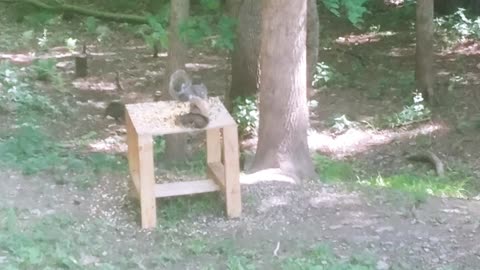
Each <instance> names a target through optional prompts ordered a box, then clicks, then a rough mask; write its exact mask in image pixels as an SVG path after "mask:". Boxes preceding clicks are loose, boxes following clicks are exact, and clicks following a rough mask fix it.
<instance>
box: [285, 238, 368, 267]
mask: <svg viewBox="0 0 480 270" xmlns="http://www.w3.org/2000/svg"><path fill="white" fill-rule="evenodd" d="M280 269H282V270H311V269H315V270H317V269H318V270H373V269H376V267H375V260H374V259H373V258H372V257H370V256H369V255H360V256H353V257H351V258H350V259H349V260H341V259H339V258H338V257H337V256H336V255H335V254H334V253H333V251H332V250H331V249H330V248H329V247H328V246H326V245H323V244H320V245H317V246H316V247H314V248H312V249H311V250H307V251H305V252H304V254H302V255H299V256H293V257H289V258H286V259H285V260H283V262H282V263H281V266H280Z"/></svg>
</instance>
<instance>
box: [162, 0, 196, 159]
mask: <svg viewBox="0 0 480 270" xmlns="http://www.w3.org/2000/svg"><path fill="white" fill-rule="evenodd" d="M189 10H190V0H172V1H171V10H170V28H169V46H168V63H167V71H166V72H165V80H164V85H163V89H164V90H165V94H164V96H168V94H167V93H166V91H167V89H168V82H169V78H170V75H171V74H172V73H173V72H175V70H177V69H184V68H185V63H186V61H187V48H186V45H185V44H184V42H183V41H182V40H181V38H180V34H179V32H180V25H181V24H182V22H184V21H186V20H187V19H188V16H189ZM186 146H187V135H185V134H172V135H167V136H165V156H166V157H167V159H168V160H172V161H180V160H185V159H186V157H187V148H186Z"/></svg>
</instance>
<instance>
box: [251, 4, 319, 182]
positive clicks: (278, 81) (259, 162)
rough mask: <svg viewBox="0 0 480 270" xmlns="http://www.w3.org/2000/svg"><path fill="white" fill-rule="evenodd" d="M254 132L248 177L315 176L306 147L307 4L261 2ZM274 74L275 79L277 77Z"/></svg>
mask: <svg viewBox="0 0 480 270" xmlns="http://www.w3.org/2000/svg"><path fill="white" fill-rule="evenodd" d="M262 18H263V20H262V28H261V29H262V32H261V33H262V35H261V46H260V61H259V63H260V65H259V70H260V72H259V74H260V75H259V76H260V82H261V83H260V127H259V141H258V150H257V153H256V155H255V160H254V164H253V168H252V170H253V171H259V170H262V169H270V168H275V169H280V171H281V173H282V174H285V175H287V176H289V177H292V178H294V179H296V180H301V179H304V178H308V177H313V176H314V175H315V170H314V166H313V162H312V160H311V157H310V154H309V149H308V143H307V128H308V122H309V121H308V107H307V97H306V91H307V83H306V79H307V76H306V74H307V65H306V56H307V53H306V50H307V46H306V28H307V1H306V0H302V1H290V0H264V1H262ZM279 74H280V76H279Z"/></svg>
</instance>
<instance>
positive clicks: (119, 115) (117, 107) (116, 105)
mask: <svg viewBox="0 0 480 270" xmlns="http://www.w3.org/2000/svg"><path fill="white" fill-rule="evenodd" d="M107 116H111V117H113V118H115V120H116V121H118V120H119V119H121V120H125V104H123V103H122V102H120V101H112V102H110V103H109V104H108V106H107V108H106V109H105V113H104V115H103V117H104V118H105V117H107Z"/></svg>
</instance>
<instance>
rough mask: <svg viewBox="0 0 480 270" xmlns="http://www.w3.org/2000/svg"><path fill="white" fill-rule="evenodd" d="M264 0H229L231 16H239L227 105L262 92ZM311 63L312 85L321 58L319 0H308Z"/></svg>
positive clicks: (309, 80) (308, 52)
mask: <svg viewBox="0 0 480 270" xmlns="http://www.w3.org/2000/svg"><path fill="white" fill-rule="evenodd" d="M261 6H262V1H260V0H227V8H228V13H229V15H230V16H232V17H234V18H236V19H237V28H236V32H235V34H236V39H235V44H234V47H235V49H234V51H233V52H232V55H231V58H230V59H231V66H232V79H231V87H230V90H229V91H227V93H226V103H227V107H228V108H229V109H231V106H230V105H231V101H233V100H235V98H237V97H246V96H251V95H255V94H256V93H257V91H258V88H259V85H258V55H259V53H260V32H261V22H262V14H261ZM307 14H308V26H307V32H308V33H307V54H308V56H307V63H308V71H307V72H308V73H307V74H308V76H309V79H308V81H307V82H308V84H309V85H311V80H312V79H313V72H314V71H315V69H314V67H315V64H316V63H317V58H318V46H319V44H318V43H319V19H318V10H317V2H316V1H315V0H308V12H307Z"/></svg>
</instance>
